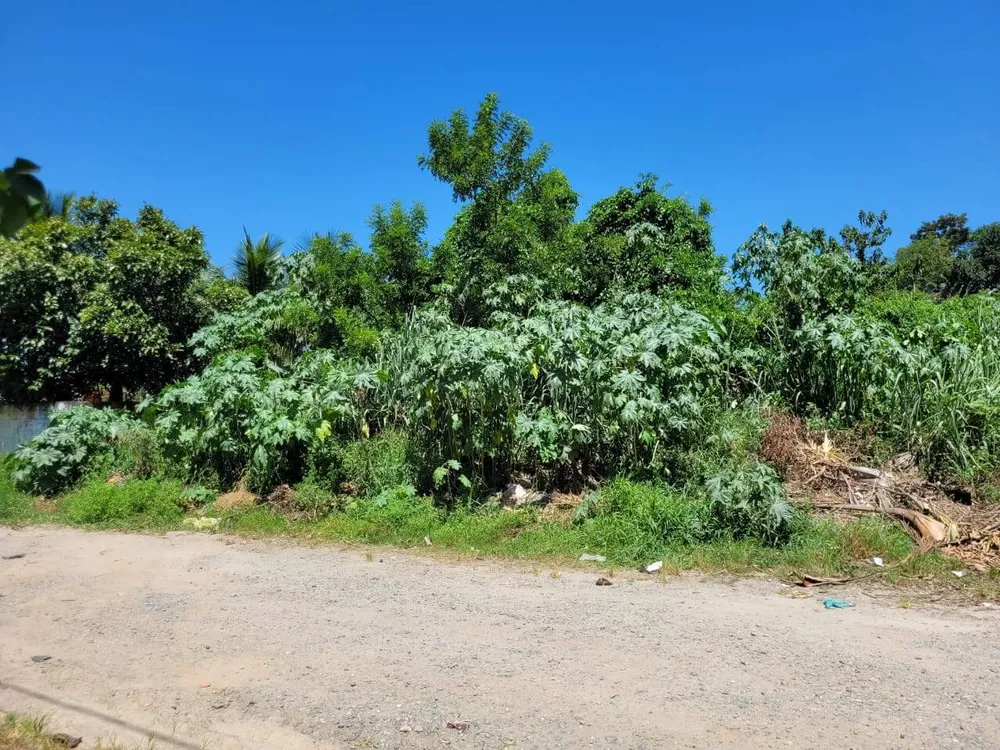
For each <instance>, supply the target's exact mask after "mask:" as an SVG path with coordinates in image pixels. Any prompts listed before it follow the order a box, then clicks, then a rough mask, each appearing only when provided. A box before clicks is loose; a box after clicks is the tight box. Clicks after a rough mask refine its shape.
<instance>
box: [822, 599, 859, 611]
mask: <svg viewBox="0 0 1000 750" xmlns="http://www.w3.org/2000/svg"><path fill="white" fill-rule="evenodd" d="M823 606H824V607H826V608H827V609H845V608H846V607H853V606H854V603H853V602H845V601H844V600H843V599H824V600H823Z"/></svg>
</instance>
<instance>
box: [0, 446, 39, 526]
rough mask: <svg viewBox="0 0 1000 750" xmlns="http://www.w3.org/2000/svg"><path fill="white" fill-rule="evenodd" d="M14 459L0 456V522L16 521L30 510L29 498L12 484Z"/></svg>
mask: <svg viewBox="0 0 1000 750" xmlns="http://www.w3.org/2000/svg"><path fill="white" fill-rule="evenodd" d="M13 472H14V459H13V457H12V456H0V522H11V521H18V520H21V519H24V518H25V517H27V516H28V515H29V514H30V513H31V510H32V501H31V498H30V497H28V496H27V495H25V494H24V493H23V492H19V491H18V489H17V487H16V486H15V485H14V477H13Z"/></svg>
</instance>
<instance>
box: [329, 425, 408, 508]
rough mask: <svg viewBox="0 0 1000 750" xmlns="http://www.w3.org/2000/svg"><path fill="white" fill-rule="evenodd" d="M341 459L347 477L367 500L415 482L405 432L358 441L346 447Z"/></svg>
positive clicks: (391, 431)
mask: <svg viewBox="0 0 1000 750" xmlns="http://www.w3.org/2000/svg"><path fill="white" fill-rule="evenodd" d="M342 458H343V466H344V476H345V478H346V479H347V481H348V482H351V483H353V484H354V485H356V491H357V493H359V494H361V495H363V496H365V497H375V496H377V495H379V494H380V493H382V492H384V491H385V490H391V489H393V488H396V487H400V486H405V485H412V484H414V482H415V479H414V472H413V469H412V468H411V467H410V464H409V439H408V438H407V436H406V434H405V433H403V432H398V431H394V430H389V431H387V432H383V433H381V434H379V435H376V436H375V437H372V438H369V439H361V440H355V441H353V442H351V443H348V444H347V445H346V446H344V449H343V453H342Z"/></svg>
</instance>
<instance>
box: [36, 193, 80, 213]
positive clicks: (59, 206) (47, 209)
mask: <svg viewBox="0 0 1000 750" xmlns="http://www.w3.org/2000/svg"><path fill="white" fill-rule="evenodd" d="M75 203H76V193H50V192H47V191H46V193H45V202H44V203H42V205H41V206H40V207H39V211H38V213H37V215H36V217H35V219H36V220H44V219H51V218H54V217H56V218H60V219H69V218H70V216H71V215H72V213H73V205H74V204H75Z"/></svg>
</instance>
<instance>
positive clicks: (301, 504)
mask: <svg viewBox="0 0 1000 750" xmlns="http://www.w3.org/2000/svg"><path fill="white" fill-rule="evenodd" d="M293 498H294V500H293V502H294V504H295V508H296V509H297V510H300V511H302V512H303V513H307V514H308V515H309V516H311V517H312V518H318V517H320V516H325V515H327V514H328V513H331V512H333V511H335V510H337V509H339V507H340V501H339V500H338V498H337V496H336V495H334V494H333V493H332V492H330V491H328V490H327V489H326V488H325V487H324V486H321V485H319V484H317V483H316V482H314V481H311V480H307V481H305V482H302V483H300V484H298V485H296V487H295V492H294V494H293Z"/></svg>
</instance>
